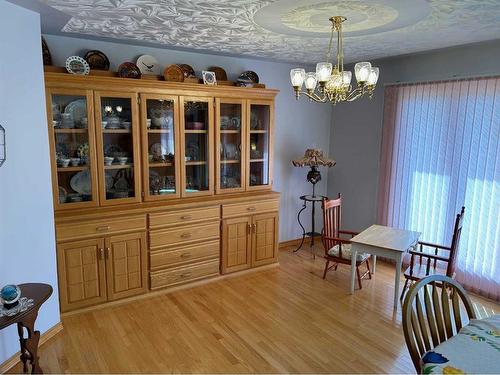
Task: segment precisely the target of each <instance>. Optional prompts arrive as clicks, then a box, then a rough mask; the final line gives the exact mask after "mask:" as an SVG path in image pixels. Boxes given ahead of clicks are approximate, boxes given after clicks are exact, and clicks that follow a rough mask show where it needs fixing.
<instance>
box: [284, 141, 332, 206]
mask: <svg viewBox="0 0 500 375" xmlns="http://www.w3.org/2000/svg"><path fill="white" fill-rule="evenodd" d="M292 164H293V166H294V167H311V170H310V171H309V172H308V173H307V181H309V182H310V183H311V184H312V186H313V193H312V195H313V197H314V196H315V187H316V184H317V183H318V182H320V181H321V173H320V171H319V170H318V167H328V168H331V167H333V166H334V165H335V161H334V160H332V159H328V158H326V157H325V156H324V155H323V151H321V150H319V149H316V148H308V149H307V150H306V152H305V153H304V157H302V158H301V159H297V160H292Z"/></svg>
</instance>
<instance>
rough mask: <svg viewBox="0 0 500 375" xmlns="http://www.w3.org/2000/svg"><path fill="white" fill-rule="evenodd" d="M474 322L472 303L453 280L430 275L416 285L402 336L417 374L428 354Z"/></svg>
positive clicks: (405, 307) (408, 297) (405, 311)
mask: <svg viewBox="0 0 500 375" xmlns="http://www.w3.org/2000/svg"><path fill="white" fill-rule="evenodd" d="M450 305H451V307H450ZM462 312H465V313H466V315H467V316H466V317H465V316H462ZM471 319H476V314H475V312H474V308H473V305H472V302H471V300H470V299H469V297H468V296H467V293H466V292H465V290H464V288H463V287H462V286H461V285H460V284H459V283H458V282H456V281H455V280H453V279H452V278H450V277H448V276H445V275H431V276H427V277H426V278H424V279H422V280H420V281H419V282H417V283H416V284H413V286H412V287H411V288H410V290H409V292H408V294H407V295H406V298H405V300H404V304H403V332H404V336H405V341H406V346H407V347H408V351H409V352H410V356H411V360H412V361H413V365H414V366H415V370H417V373H420V372H421V362H422V358H423V357H424V355H425V353H427V352H429V351H431V350H432V349H433V348H435V347H436V346H437V345H439V344H440V343H442V342H443V341H445V340H448V339H450V338H451V337H453V336H455V335H456V334H457V333H458V331H460V329H461V328H462V327H463V326H465V325H467V324H468V323H469V321H470V320H471Z"/></svg>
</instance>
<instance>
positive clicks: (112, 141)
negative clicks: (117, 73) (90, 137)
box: [95, 92, 141, 205]
mask: <svg viewBox="0 0 500 375" xmlns="http://www.w3.org/2000/svg"><path fill="white" fill-rule="evenodd" d="M95 103H96V127H97V132H96V133H97V150H98V152H97V154H98V161H99V176H100V179H99V182H100V183H99V193H100V197H101V204H103V205H106V204H119V203H130V202H131V201H140V199H141V193H140V179H139V175H140V174H139V168H138V166H139V164H140V163H139V145H140V143H139V133H138V130H139V121H138V114H137V96H136V94H127V93H113V92H96V93H95Z"/></svg>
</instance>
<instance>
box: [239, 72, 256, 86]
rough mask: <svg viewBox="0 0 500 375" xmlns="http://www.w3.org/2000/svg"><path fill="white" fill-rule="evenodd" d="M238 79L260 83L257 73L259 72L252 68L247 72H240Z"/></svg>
mask: <svg viewBox="0 0 500 375" xmlns="http://www.w3.org/2000/svg"><path fill="white" fill-rule="evenodd" d="M238 80H242V81H249V82H252V83H259V76H258V75H257V73H255V72H253V71H251V70H247V71H246V72H243V73H241V74H240V76H239V77H238Z"/></svg>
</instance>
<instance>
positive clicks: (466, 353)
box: [421, 315, 500, 374]
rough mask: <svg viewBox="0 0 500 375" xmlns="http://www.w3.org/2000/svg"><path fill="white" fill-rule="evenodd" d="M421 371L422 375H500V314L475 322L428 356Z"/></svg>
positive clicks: (428, 353)
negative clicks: (499, 374)
mask: <svg viewBox="0 0 500 375" xmlns="http://www.w3.org/2000/svg"><path fill="white" fill-rule="evenodd" d="M421 369H422V370H421V372H422V373H423V374H498V373H500V315H492V316H489V317H486V318H483V319H472V320H471V321H470V322H469V324H467V325H466V326H464V327H462V329H460V331H459V332H458V333H457V334H456V335H455V336H453V337H451V338H449V339H448V340H446V341H443V342H442V343H441V344H439V345H437V346H436V347H435V348H433V349H432V350H430V351H428V352H427V353H425V354H424V356H423V357H422V360H421Z"/></svg>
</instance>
